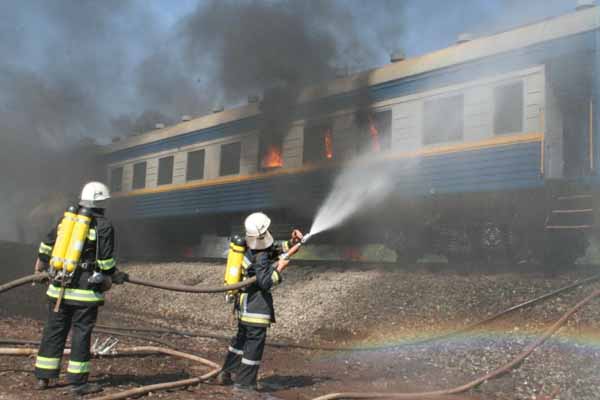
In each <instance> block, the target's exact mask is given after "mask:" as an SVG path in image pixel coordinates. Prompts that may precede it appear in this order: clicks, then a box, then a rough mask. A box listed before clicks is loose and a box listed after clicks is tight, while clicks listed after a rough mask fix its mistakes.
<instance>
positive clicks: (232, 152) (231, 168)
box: [219, 142, 242, 176]
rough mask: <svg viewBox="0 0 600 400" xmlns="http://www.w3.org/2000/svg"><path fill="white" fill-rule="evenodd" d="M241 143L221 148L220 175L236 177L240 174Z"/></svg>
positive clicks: (229, 144)
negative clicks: (235, 175)
mask: <svg viewBox="0 0 600 400" xmlns="http://www.w3.org/2000/svg"><path fill="white" fill-rule="evenodd" d="M241 150H242V145H241V143H240V142H235V143H228V144H224V145H222V146H221V165H220V168H219V175H221V176H223V175H234V174H239V173H240V155H241Z"/></svg>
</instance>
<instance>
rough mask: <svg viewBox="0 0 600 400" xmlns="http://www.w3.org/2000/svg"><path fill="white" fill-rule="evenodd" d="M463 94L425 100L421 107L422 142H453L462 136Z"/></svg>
mask: <svg viewBox="0 0 600 400" xmlns="http://www.w3.org/2000/svg"><path fill="white" fill-rule="evenodd" d="M463 110H464V96H463V95H462V94H461V95H458V96H451V97H443V98H439V99H433V100H427V101H425V104H424V107H423V144H424V145H428V144H437V143H445V142H454V141H458V140H462V138H463V124H464V119H463V112H464V111H463Z"/></svg>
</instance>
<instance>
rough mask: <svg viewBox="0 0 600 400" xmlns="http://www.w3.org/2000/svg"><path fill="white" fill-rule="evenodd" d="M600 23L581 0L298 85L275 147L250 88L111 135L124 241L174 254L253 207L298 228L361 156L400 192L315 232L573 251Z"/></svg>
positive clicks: (582, 214)
mask: <svg viewBox="0 0 600 400" xmlns="http://www.w3.org/2000/svg"><path fill="white" fill-rule="evenodd" d="M599 29H600V12H599V9H598V8H597V7H582V8H581V9H578V10H574V11H573V12H572V13H569V14H566V15H562V16H559V17H556V18H551V19H547V20H544V21H541V22H538V23H533V24H530V25H526V26H522V27H519V28H516V29H512V30H508V31H504V32H500V33H497V34H493V35H490V36H483V37H478V38H469V37H467V36H465V35H463V36H461V40H460V42H457V43H456V44H455V45H453V46H450V47H448V48H445V49H442V50H439V51H436V52H433V53H429V54H425V55H422V56H419V57H415V58H408V59H403V58H400V59H394V61H393V62H391V63H390V64H388V65H385V66H383V67H381V68H377V69H374V70H371V71H366V72H363V73H359V74H356V75H352V76H346V77H341V78H339V79H336V80H334V81H332V82H329V83H327V84H323V85H319V86H318V87H317V86H315V87H308V88H305V89H304V90H303V91H302V93H301V94H300V95H299V96H298V100H297V104H296V108H295V111H294V114H293V118H292V120H291V122H290V124H289V129H287V130H286V131H285V132H283V133H282V135H281V139H280V140H279V142H277V141H275V142H276V143H264V142H263V139H262V138H263V136H262V134H261V129H262V128H261V124H260V118H261V102H260V100H259V101H257V99H256V98H251V99H250V101H249V103H248V104H247V105H245V106H241V107H238V108H234V109H229V110H222V111H217V112H214V113H212V114H210V115H206V116H202V117H199V118H194V119H191V120H189V121H183V122H181V123H178V124H176V125H173V126H169V127H166V128H162V129H157V130H154V131H151V132H148V133H145V134H142V135H138V136H132V137H127V138H125V139H122V140H120V141H117V142H114V143H113V144H112V145H110V146H109V147H108V148H107V149H106V152H105V154H104V159H105V161H106V164H107V174H108V180H109V182H110V186H111V188H112V191H113V192H114V193H115V206H116V207H115V212H116V214H115V218H116V219H117V221H119V222H120V225H121V228H122V229H121V230H122V231H124V232H125V234H122V238H121V239H122V240H123V241H125V242H126V244H125V246H126V247H127V248H129V249H133V248H134V247H135V242H136V241H144V242H145V243H146V244H148V243H152V246H151V247H153V248H155V249H161V251H163V250H169V251H176V252H177V251H183V248H184V247H185V246H190V245H193V244H194V243H197V242H198V241H199V240H200V237H201V235H202V234H205V233H216V234H219V235H223V236H226V235H229V234H230V233H231V232H232V231H235V230H236V229H239V227H240V224H241V221H242V217H243V215H244V214H246V213H248V212H251V211H254V210H265V211H269V212H271V213H272V214H273V220H274V221H275V222H276V223H280V224H281V225H280V227H281V229H282V230H287V228H288V226H287V225H286V224H292V223H296V224H298V223H300V224H304V227H305V228H307V227H308V226H309V225H310V221H311V218H312V217H313V216H314V213H315V211H316V209H317V207H318V205H319V204H320V202H321V201H322V199H323V198H324V197H325V195H326V194H327V191H328V190H329V187H330V185H331V182H332V179H333V177H334V176H335V174H336V173H337V172H338V171H339V169H340V168H342V166H343V164H344V162H345V161H347V160H349V159H351V158H353V157H355V156H356V155H357V154H358V153H362V152H367V153H369V154H372V159H373V162H374V163H377V162H381V163H386V165H387V166H388V167H389V165H393V167H394V168H396V169H397V171H398V174H397V178H396V179H395V181H394V195H393V196H392V197H391V198H390V199H388V201H386V203H384V204H383V205H382V206H381V207H379V208H378V210H377V212H376V213H371V214H369V215H366V216H361V217H357V218H356V219H355V221H354V223H355V225H354V228H346V229H341V230H338V232H337V233H338V234H337V235H333V234H331V235H329V236H328V235H324V236H323V237H322V240H326V239H327V238H329V239H330V240H352V238H356V236H357V235H356V234H357V232H358V233H360V234H361V235H360V236H361V238H360V239H361V240H365V237H366V240H370V241H378V242H385V243H386V244H387V245H388V246H390V247H392V248H394V249H395V250H396V251H397V253H398V255H399V256H400V257H402V258H408V259H412V260H414V259H416V258H418V257H420V256H421V255H423V254H424V253H425V252H431V251H432V249H433V250H434V252H437V253H439V254H443V255H445V256H447V257H448V259H450V260H464V259H469V258H476V257H500V258H504V257H507V258H509V259H515V258H518V259H519V260H521V259H525V258H534V259H538V260H542V259H544V257H546V259H547V260H554V261H556V262H560V263H566V264H568V263H571V262H572V261H573V260H574V259H575V258H576V257H577V256H579V255H581V254H582V252H583V250H584V248H585V246H584V244H585V236H586V234H587V233H588V232H591V231H592V230H593V228H594V222H593V221H594V213H595V212H594V203H595V202H594V198H595V197H596V194H595V192H596V191H597V188H598V184H600V181H599V179H598V175H597V169H598V156H599V154H598V153H599V148H600V147H599V145H598V144H599V139H598V137H597V136H598V135H597V129H595V127H597V126H598V122H599V121H598V115H600V114H599V113H598V112H597V111H596V108H597V104H598V94H599V89H600V86H599V85H600V80H599V77H598V74H597V71H598V63H599V61H600V59H599V54H598V46H599V39H600V36H599V32H600V31H599ZM365 99H367V101H366V102H365ZM390 163H391V164H390ZM360 218H363V220H362V222H364V221H369V222H370V225H369V227H368V228H364V226H365V225H364V224H363V223H361V224H357V223H356V221H357V220H360ZM352 223H353V222H350V225H348V227H352V226H353V225H352ZM356 227H363V228H364V229H363V228H356ZM355 228H356V229H355ZM134 232H143V235H142V236H140V234H139V233H134ZM340 238H342V239H340ZM557 244H558V245H557ZM146 248H147V246H146Z"/></svg>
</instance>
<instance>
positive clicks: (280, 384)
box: [260, 375, 332, 392]
mask: <svg viewBox="0 0 600 400" xmlns="http://www.w3.org/2000/svg"><path fill="white" fill-rule="evenodd" d="M330 380H332V379H331V378H327V377H321V376H320V377H314V376H309V375H271V376H269V377H267V378H264V379H261V381H260V384H261V385H262V386H264V387H265V389H267V390H268V391H272V392H276V391H278V390H288V389H295V388H304V387H309V386H313V385H315V384H318V383H323V382H327V381H330Z"/></svg>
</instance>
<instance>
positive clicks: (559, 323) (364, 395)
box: [0, 274, 600, 400]
mask: <svg viewBox="0 0 600 400" xmlns="http://www.w3.org/2000/svg"><path fill="white" fill-rule="evenodd" d="M46 278H47V275H46V274H35V275H30V276H27V277H24V278H21V279H18V280H15V281H12V282H9V283H7V284H5V285H2V286H0V293H2V292H4V291H7V290H10V289H13V288H15V287H18V286H21V285H24V284H27V283H29V282H37V281H43V280H44V279H46ZM598 279H600V274H599V275H595V276H592V277H589V278H586V279H584V280H581V281H577V282H575V283H573V284H571V285H568V286H565V287H562V288H559V289H556V290H554V291H552V292H550V293H547V294H544V295H542V296H539V297H537V298H535V299H532V300H529V301H526V302H524V303H521V304H518V305H516V306H513V307H510V308H509V309H507V310H504V311H502V312H499V313H497V314H494V315H493V316H491V317H489V318H486V319H484V320H482V321H479V322H476V323H474V324H471V325H468V326H467V327H465V328H462V329H461V330H459V331H457V332H454V333H451V334H447V335H443V336H441V337H436V338H430V339H427V341H429V340H434V339H439V338H443V337H448V336H451V335H453V334H455V333H458V332H464V331H465V330H469V329H472V328H474V327H476V326H479V325H482V324H484V323H486V322H490V321H491V320H494V319H496V318H498V317H500V316H502V315H504V314H507V313H509V312H512V311H515V310H517V309H519V308H523V307H525V306H529V305H532V304H535V303H537V302H539V301H542V300H545V299H548V298H550V297H552V296H554V295H557V294H559V293H562V292H564V291H566V290H569V289H573V288H575V287H578V286H580V285H583V284H586V283H590V282H593V281H596V280H598ZM138 282H144V283H145V281H141V280H140V281H138ZM132 283H136V282H132ZM151 283H152V282H151ZM243 283H248V281H244V282H243ZM139 284H143V283H139ZM152 284H153V283H152ZM160 286H161V288H162V286H166V287H169V288H176V289H174V290H176V291H184V292H188V291H189V289H193V292H197V291H198V290H199V289H200V288H197V287H191V286H179V285H162V284H161V285H160ZM232 286H236V287H232ZM239 286H240V284H237V285H230V287H220V289H221V290H216V289H217V288H208V290H210V291H208V292H206V293H213V292H219V291H225V290H232V289H237V288H239ZM152 287H157V286H156V285H154V286H152ZM181 289H183V290H181ZM167 290H171V289H167ZM200 290H202V289H200ZM200 292H201V293H202V292H204V291H200ZM598 296H600V290H599V291H596V292H594V293H592V294H591V295H590V296H588V297H587V298H585V299H584V300H582V301H581V302H579V303H578V304H577V305H575V306H574V307H573V308H572V309H571V310H569V311H568V312H567V313H566V314H565V315H563V317H561V318H560V319H559V320H558V321H557V322H556V323H555V324H553V325H552V326H551V327H550V328H549V329H548V330H546V332H545V333H544V334H543V335H542V336H541V337H540V338H539V339H537V340H536V341H534V342H533V343H531V344H530V345H529V346H527V347H526V348H525V349H524V350H523V352H521V353H520V354H519V355H518V356H517V357H515V358H514V359H513V360H512V361H511V362H509V363H507V364H505V365H504V366H502V367H500V368H497V369H496V370H494V371H492V372H490V373H488V374H487V375H485V376H483V377H480V378H478V379H476V380H474V381H471V382H469V383H466V384H464V385H462V386H459V387H456V388H452V389H447V390H438V391H432V392H421V393H333V394H328V395H325V396H321V397H318V398H315V399H314V400H332V399H344V398H348V399H368V398H394V399H426V398H432V397H434V398H440V396H447V395H452V394H458V393H463V392H465V391H467V390H469V389H472V388H473V387H476V386H478V385H479V384H481V383H483V382H485V381H487V380H489V379H493V378H496V377H497V376H499V375H502V374H504V373H506V372H508V371H509V370H511V369H512V368H514V367H515V366H517V365H518V364H519V363H521V362H522V361H523V360H524V359H525V358H526V357H527V356H528V355H530V354H531V353H532V352H533V351H534V350H535V349H536V348H537V347H539V346H540V345H542V344H543V343H544V342H545V341H546V340H547V339H548V338H549V337H550V336H552V335H553V334H554V333H555V332H556V331H557V330H558V329H559V328H560V327H561V326H562V325H563V324H564V323H565V322H566V321H567V319H568V318H569V317H570V316H571V315H573V314H574V313H575V312H577V311H578V310H579V309H580V308H582V307H583V306H585V305H586V304H587V303H589V302H590V301H591V300H592V299H594V298H595V297H598ZM111 328H113V329H114V327H111ZM121 329H122V330H123V328H121ZM124 330H128V328H124ZM130 330H135V329H130ZM143 331H157V330H151V329H146V330H143ZM159 331H160V332H162V331H166V330H162V331H161V330H159ZM105 332H107V333H111V334H119V332H114V331H110V330H108V331H107V330H105ZM162 333H171V334H173V333H180V332H177V331H172V330H170V331H167V332H162ZM123 336H131V337H137V338H139V339H145V340H153V339H151V338H148V337H145V336H140V335H131V334H123ZM185 336H192V334H190V333H189V332H185ZM17 342H19V341H16V340H11V339H5V340H2V339H0V343H12V344H14V343H17ZM30 343H31V341H29V343H28V344H30ZM290 347H292V346H290ZM147 348H150V347H147ZM336 349H337V350H340V348H336ZM371 349H373V348H371ZM5 350H10V349H5ZM13 350H27V349H13ZM167 350H169V349H167ZM354 350H355V349H354ZM34 351H35V350H34ZM169 351H174V352H177V351H175V350H169ZM178 353H179V352H178ZM1 354H5V353H3V352H1V351H0V355H1ZM182 354H185V353H182ZM215 365H216V364H215ZM217 367H218V366H217ZM217 373H218V370H215V371H211V372H210V373H208V374H206V375H210V376H214V375H216V374H217ZM204 379H208V378H204V376H202V377H198V378H190V379H186V380H181V381H176V382H169V383H164V384H157V385H149V386H145V387H141V388H137V389H132V390H129V391H125V392H122V393H119V394H116V395H110V396H104V397H100V398H97V399H94V400H114V399H123V398H126V397H128V396H132V395H139V394H144V393H148V392H150V391H153V390H161V389H170V388H176V387H182V386H189V385H193V384H197V383H199V382H201V381H202V380H204ZM114 396H118V397H114Z"/></svg>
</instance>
